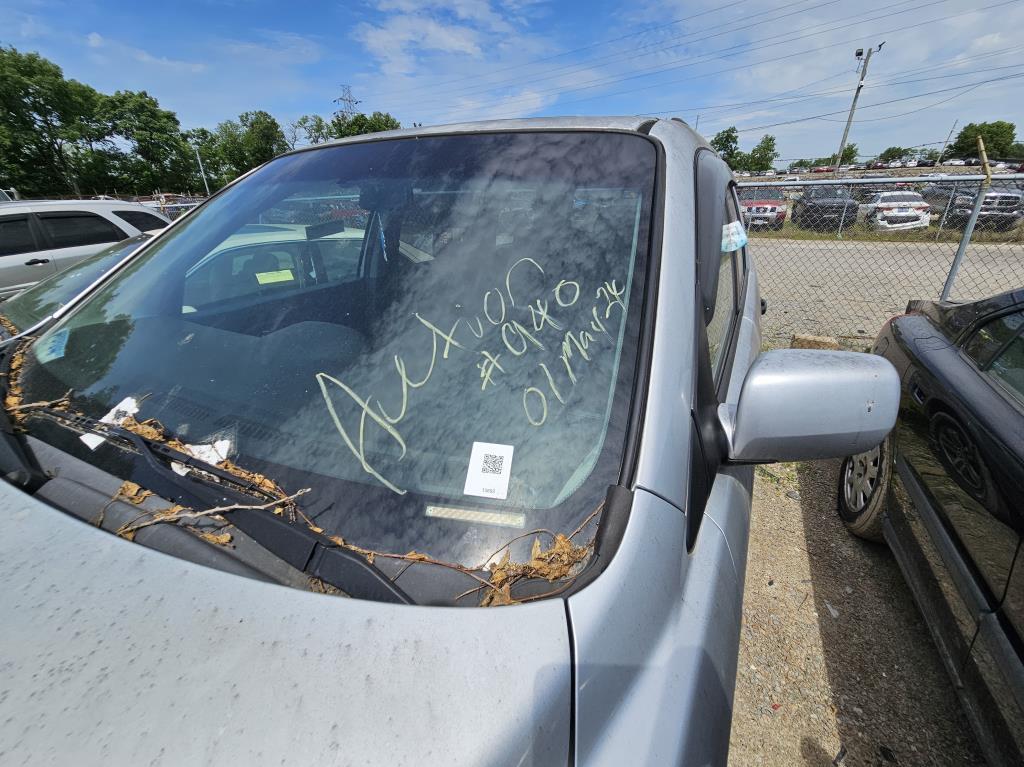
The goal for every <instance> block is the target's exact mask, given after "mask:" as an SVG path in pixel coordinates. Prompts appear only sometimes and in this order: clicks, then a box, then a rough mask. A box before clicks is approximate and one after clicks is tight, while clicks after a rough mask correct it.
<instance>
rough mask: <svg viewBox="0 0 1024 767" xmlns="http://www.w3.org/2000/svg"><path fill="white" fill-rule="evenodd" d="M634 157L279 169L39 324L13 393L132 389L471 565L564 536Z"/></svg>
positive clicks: (90, 397)
mask: <svg viewBox="0 0 1024 767" xmlns="http://www.w3.org/2000/svg"><path fill="white" fill-rule="evenodd" d="M655 165H656V151H655V149H654V146H653V144H652V143H650V142H649V141H648V140H647V139H645V138H643V137H640V136H636V135H629V134H616V133H588V132H568V133H506V134H481V135H462V136H450V137H426V138H424V137H421V138H416V139H397V140H395V139H392V140H385V141H371V142H365V143H357V144H350V145H342V146H333V147H323V148H318V149H315V150H312V151H305V152H300V153H297V154H293V155H290V156H286V157H283V158H279V159H277V160H275V161H273V162H271V163H269V164H268V165H267V166H265V167H263V168H262V169H260V170H259V171H257V172H255V173H253V174H252V175H251V176H249V177H247V178H246V179H244V180H243V181H242V182H240V183H238V184H237V185H235V186H234V187H231V188H229V189H228V190H226V191H225V192H223V193H221V194H220V195H218V196H216V197H215V198H213V199H212V200H210V201H209V202H208V203H206V204H205V205H204V206H202V207H201V208H200V209H198V210H197V211H196V212H194V213H192V214H191V215H190V216H189V217H188V218H187V219H186V220H185V221H183V222H182V223H181V224H180V225H179V226H177V227H175V228H174V229H173V230H171V231H169V232H167V234H166V235H165V236H164V237H163V238H161V240H160V241H158V242H156V243H154V244H153V247H152V248H150V249H149V250H148V251H147V252H146V253H144V254H142V256H140V257H139V258H138V259H135V260H134V261H133V262H132V263H131V264H129V265H128V266H126V268H125V269H123V270H122V271H121V272H120V273H119V274H117V275H116V276H115V277H114V278H113V279H111V280H110V281H109V282H108V283H107V284H106V285H105V286H104V287H103V288H101V289H100V290H98V291H97V292H96V293H95V294H94V295H93V296H92V297H90V299H89V300H88V301H87V302H85V303H84V304H83V305H82V306H80V307H78V308H76V310H75V311H73V312H72V313H70V314H69V316H68V317H66V318H64V319H63V320H62V321H61V322H59V323H57V324H56V325H54V326H53V327H52V328H50V329H49V330H48V332H47V333H45V334H44V335H43V336H42V337H41V338H40V339H39V340H38V341H37V342H36V343H35V344H34V345H33V347H32V348H31V350H30V352H29V354H28V355H27V360H26V363H25V366H24V368H23V372H22V375H21V383H22V385H23V388H24V398H25V401H33V400H36V401H46V400H53V399H55V398H58V397H61V396H62V395H63V394H65V393H66V392H68V391H69V390H71V391H73V392H74V395H73V398H72V407H73V409H75V410H77V411H79V412H82V413H84V414H86V415H88V416H91V417H94V418H101V417H103V416H104V415H105V414H107V413H108V412H109V411H111V409H113V408H115V407H116V406H118V405H119V404H120V403H123V402H124V401H125V400H126V398H131V400H132V401H133V404H136V405H137V407H138V409H139V410H138V413H137V415H136V416H135V417H136V419H137V420H138V421H143V420H145V419H149V418H154V419H157V420H158V421H159V422H160V424H162V425H163V427H164V428H165V429H166V431H167V432H168V433H169V434H171V435H174V436H175V437H177V438H179V439H180V440H182V441H183V442H187V443H191V444H221V445H226V447H225V448H224V449H225V452H226V454H227V455H228V456H229V457H230V459H231V460H232V461H233V462H234V463H235V464H237V465H239V466H242V467H244V468H246V469H247V470H251V471H258V472H261V473H262V474H264V475H266V476H267V477H270V478H272V479H273V480H274V481H275V482H276V483H277V484H278V485H279V486H280V487H282V488H283V489H284V490H286V491H287V492H290V493H292V492H296V491H298V490H300V489H305V488H310V492H309V493H308V494H306V495H305V496H304V497H303V499H302V504H301V505H302V507H303V510H304V511H305V513H306V514H308V515H309V516H310V517H312V518H313V519H314V520H315V521H316V525H317V526H319V527H321V528H324V529H326V530H328V532H330V533H332V534H337V535H341V536H343V537H344V538H345V539H346V540H350V541H353V542H355V543H357V544H359V545H360V546H366V547H368V548H374V549H378V550H383V551H401V552H405V551H408V550H410V549H416V550H420V551H426V552H428V553H429V554H431V555H433V556H435V557H439V558H443V559H447V560H450V561H457V562H464V563H471V564H476V563H478V562H479V561H481V560H485V559H486V558H487V556H488V555H490V554H491V553H492V552H493V551H494V550H495V549H496V548H498V547H499V546H500V545H501V544H502V543H503V542H506V541H508V540H509V539H510V538H512V537H513V536H515V535H517V534H519V533H521V532H523V531H525V530H532V529H534V528H546V529H548V530H552V531H555V532H558V531H571V530H573V529H575V527H576V526H577V525H579V524H580V522H581V521H583V520H584V519H586V518H587V517H588V515H589V514H590V512H592V511H593V510H594V509H595V508H596V507H597V506H598V505H599V504H600V502H601V501H602V500H603V498H604V496H605V493H606V491H607V487H608V486H609V485H610V484H615V483H616V482H617V481H618V472H619V468H620V464H621V453H622V449H623V442H624V439H625V430H626V427H627V421H628V407H629V403H630V401H631V387H632V380H633V365H634V361H635V351H636V345H637V344H636V341H637V333H638V326H639V324H638V323H639V317H638V313H639V301H638V295H640V291H641V290H642V282H643V270H644V264H645V262H646V254H647V252H648V227H649V223H650V216H651V200H652V196H653V193H654V179H655V175H654V174H655ZM54 392H56V394H54ZM42 420H43V419H29V423H28V428H29V430H30V431H33V430H35V431H37V432H39V434H42V432H43V431H45V429H43V428H42V427H40V426H38V425H37V424H38V422H40V421H42ZM47 434H49V432H47ZM42 438H44V439H47V440H49V441H53V440H54V439H57V437H54V436H53V435H49V436H45V435H44V436H43V437H42ZM60 446H61V447H62V448H63V449H65V450H68V451H70V452H73V453H77V454H80V455H81V456H82V457H84V458H85V459H86V460H90V461H92V462H94V463H101V464H102V463H104V461H105V460H106V463H105V464H104V465H105V467H106V468H107V469H108V470H110V471H112V472H114V473H117V471H116V469H117V467H118V466H119V465H120V464H119V463H118V462H119V461H121V462H123V460H124V458H123V457H118V458H117V460H114V459H110V460H107V459H105V458H104V452H105V451H107V452H109V450H113V449H114V448H109V449H108V447H106V446H103V447H100V448H99V449H97V450H96V451H95V452H91V451H90V450H89V449H88V448H86V447H85V446H84V445H82V444H80V441H79V440H77V439H68V440H67V441H66V444H65V443H62V444H61V445H60ZM121 471H124V470H123V469H121ZM524 543H525V545H526V546H527V548H529V543H530V542H529V540H527V541H525V542H524Z"/></svg>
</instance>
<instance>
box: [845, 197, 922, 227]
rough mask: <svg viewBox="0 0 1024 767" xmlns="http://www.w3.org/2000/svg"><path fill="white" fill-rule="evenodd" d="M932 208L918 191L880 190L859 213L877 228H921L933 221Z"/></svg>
mask: <svg viewBox="0 0 1024 767" xmlns="http://www.w3.org/2000/svg"><path fill="white" fill-rule="evenodd" d="M930 210H931V209H930V207H929V206H928V203H926V202H925V201H924V198H923V197H922V196H921V195H920V194H918V193H917V192H878V193H877V194H875V195H874V196H873V197H872V198H871V199H870V200H868V202H867V203H865V204H864V205H861V206H860V210H859V211H858V213H857V215H858V217H860V218H862V219H863V220H864V221H866V222H867V224H868V226H871V227H874V228H875V229H920V228H923V227H927V226H928V224H929V222H930V221H931V214H930V212H929V211H930Z"/></svg>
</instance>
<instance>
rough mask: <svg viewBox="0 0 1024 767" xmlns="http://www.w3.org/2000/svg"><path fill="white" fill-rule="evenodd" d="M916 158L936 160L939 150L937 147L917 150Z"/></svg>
mask: <svg viewBox="0 0 1024 767" xmlns="http://www.w3.org/2000/svg"><path fill="white" fill-rule="evenodd" d="M917 159H919V160H935V161H936V162H937V161H938V159H939V150H938V149H926V150H924V151H923V152H918V153H917Z"/></svg>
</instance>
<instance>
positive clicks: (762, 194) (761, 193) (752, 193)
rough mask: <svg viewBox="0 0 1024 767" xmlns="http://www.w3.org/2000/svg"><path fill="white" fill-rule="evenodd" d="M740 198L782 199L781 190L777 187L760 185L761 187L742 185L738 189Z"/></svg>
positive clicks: (783, 196) (783, 197)
mask: <svg viewBox="0 0 1024 767" xmlns="http://www.w3.org/2000/svg"><path fill="white" fill-rule="evenodd" d="M740 199H741V200H784V199H786V198H785V195H783V193H782V190H781V189H779V188H778V187H761V188H750V187H743V188H741V189H740Z"/></svg>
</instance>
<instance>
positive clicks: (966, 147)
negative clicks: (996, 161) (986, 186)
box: [946, 120, 1016, 157]
mask: <svg viewBox="0 0 1024 767" xmlns="http://www.w3.org/2000/svg"><path fill="white" fill-rule="evenodd" d="M1015 133H1016V126H1015V125H1014V124H1013V123H1010V122H1006V121H1005V120H996V121H995V122H987V123H968V124H967V125H965V126H964V127H963V129H962V130H961V131H960V132H959V133H958V134H957V136H956V140H955V141H954V142H953V143H952V144H951V145H950V146H949V149H948V150H947V151H946V156H947V157H977V156H978V136H981V137H982V139H983V140H984V141H985V153H986V154H987V155H988V156H989V157H1007V156H1009V155H1010V147H1012V146H1013V143H1014V141H1015V140H1016V135H1015Z"/></svg>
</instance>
